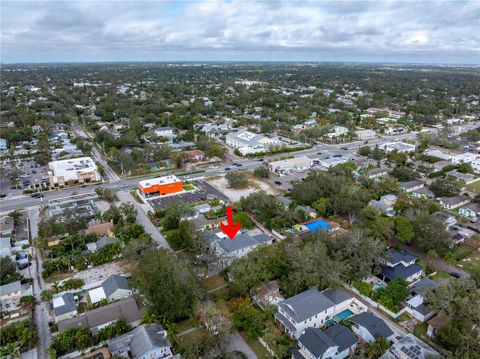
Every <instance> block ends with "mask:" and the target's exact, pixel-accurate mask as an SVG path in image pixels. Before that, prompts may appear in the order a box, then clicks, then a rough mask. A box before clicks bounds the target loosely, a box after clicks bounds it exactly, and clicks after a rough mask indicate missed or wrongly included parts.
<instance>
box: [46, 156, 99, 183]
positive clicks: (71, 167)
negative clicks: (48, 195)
mask: <svg viewBox="0 0 480 359" xmlns="http://www.w3.org/2000/svg"><path fill="white" fill-rule="evenodd" d="M48 169H49V171H48V178H49V181H50V187H63V186H65V185H66V184H73V183H85V182H96V181H100V180H101V179H102V178H101V176H100V172H99V171H98V167H97V165H96V164H95V161H94V160H92V159H91V158H90V157H80V158H71V159H68V160H61V161H53V162H49V163H48Z"/></svg>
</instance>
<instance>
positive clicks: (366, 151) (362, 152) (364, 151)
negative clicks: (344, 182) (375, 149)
mask: <svg viewBox="0 0 480 359" xmlns="http://www.w3.org/2000/svg"><path fill="white" fill-rule="evenodd" d="M357 153H358V155H359V156H365V157H368V156H370V154H371V153H372V149H371V148H370V146H362V147H360V148H359V149H358V152H357Z"/></svg>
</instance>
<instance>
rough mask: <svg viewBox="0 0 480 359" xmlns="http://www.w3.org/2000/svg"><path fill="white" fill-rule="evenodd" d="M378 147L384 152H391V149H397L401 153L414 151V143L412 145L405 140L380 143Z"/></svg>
mask: <svg viewBox="0 0 480 359" xmlns="http://www.w3.org/2000/svg"><path fill="white" fill-rule="evenodd" d="M378 147H379V148H380V149H381V150H384V151H386V152H393V151H398V152H403V153H408V152H415V145H412V144H410V143H405V142H389V143H382V144H381V145H379V146H378Z"/></svg>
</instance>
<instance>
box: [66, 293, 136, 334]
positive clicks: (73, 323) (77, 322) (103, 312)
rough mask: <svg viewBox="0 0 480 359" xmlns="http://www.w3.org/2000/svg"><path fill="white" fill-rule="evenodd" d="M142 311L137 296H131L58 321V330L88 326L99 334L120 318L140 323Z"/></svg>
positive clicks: (129, 322)
mask: <svg viewBox="0 0 480 359" xmlns="http://www.w3.org/2000/svg"><path fill="white" fill-rule="evenodd" d="M142 312H143V310H142V309H141V308H140V307H139V306H138V303H137V301H136V300H135V298H133V297H129V298H127V299H122V300H120V301H118V302H115V303H111V304H107V305H105V306H103V307H100V308H97V309H94V310H91V311H88V312H85V313H82V314H80V315H78V316H77V317H74V318H71V319H66V320H61V321H59V322H58V331H59V333H62V332H64V331H65V330H67V329H69V328H87V329H89V330H90V331H91V333H92V334H93V335H97V334H98V331H99V330H100V329H102V328H105V327H107V326H109V325H111V324H113V323H115V322H116V321H117V320H119V319H124V320H125V321H126V322H127V324H130V325H131V326H137V325H139V324H140V319H141V317H142Z"/></svg>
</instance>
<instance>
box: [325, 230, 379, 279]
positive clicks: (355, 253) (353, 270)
mask: <svg viewBox="0 0 480 359" xmlns="http://www.w3.org/2000/svg"><path fill="white" fill-rule="evenodd" d="M385 252H386V245H385V243H383V242H382V241H380V240H378V239H375V238H373V237H371V236H369V235H368V234H367V233H366V232H365V231H363V230H360V229H355V230H352V231H350V232H348V233H345V234H342V235H339V236H338V237H337V238H336V239H335V241H334V242H333V243H332V248H331V250H330V253H331V254H332V256H333V257H334V258H335V260H337V261H338V262H341V263H342V265H341V266H339V268H342V269H341V271H340V272H341V273H342V278H343V279H344V280H345V281H347V282H352V281H354V280H362V279H364V278H365V277H367V276H369V275H370V274H372V273H373V274H377V273H378V272H379V270H380V264H381V261H382V258H383V257H384V255H385Z"/></svg>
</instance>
